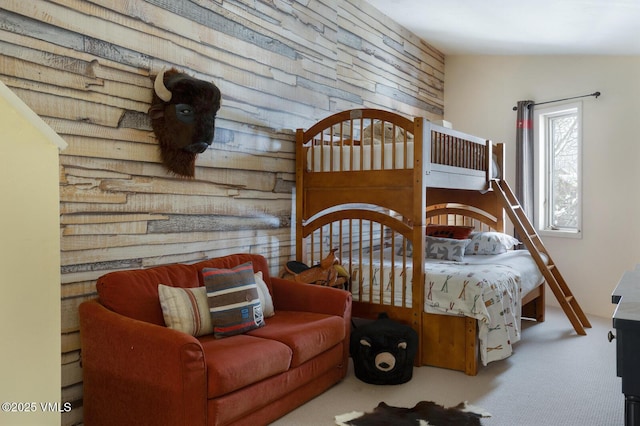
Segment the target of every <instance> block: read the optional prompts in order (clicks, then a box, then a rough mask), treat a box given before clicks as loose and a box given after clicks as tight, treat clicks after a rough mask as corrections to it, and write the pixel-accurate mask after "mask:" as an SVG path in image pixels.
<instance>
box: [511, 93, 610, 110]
mask: <svg viewBox="0 0 640 426" xmlns="http://www.w3.org/2000/svg"><path fill="white" fill-rule="evenodd" d="M588 96H595V97H596V99H598V96H600V92H593V93H590V94H588V95H581V96H574V97H572V98H564V99H556V100H555V101H547V102H540V103H537V104H529V105H527V108H531V105H533V106H536V105H544V104H550V103H552V102H561V101H568V100H569V99H578V98H586V97H588ZM513 110H514V111H517V110H518V107H517V106H514V107H513Z"/></svg>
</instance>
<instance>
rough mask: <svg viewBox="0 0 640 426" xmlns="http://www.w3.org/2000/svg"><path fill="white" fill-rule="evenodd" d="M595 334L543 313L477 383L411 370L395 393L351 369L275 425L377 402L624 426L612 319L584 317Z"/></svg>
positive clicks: (315, 424)
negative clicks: (468, 407)
mask: <svg viewBox="0 0 640 426" xmlns="http://www.w3.org/2000/svg"><path fill="white" fill-rule="evenodd" d="M589 321H590V322H591V324H592V326H593V328H591V329H587V336H578V335H576V333H575V332H574V331H573V328H572V327H571V323H569V320H568V319H567V318H566V317H565V316H564V313H563V312H562V310H561V309H560V308H555V307H548V308H547V319H546V321H545V322H544V323H540V324H535V323H531V322H528V321H523V333H522V336H523V338H522V340H521V341H520V342H518V343H516V344H515V345H514V354H513V355H512V356H511V357H509V358H507V359H505V360H502V361H497V362H494V363H491V364H489V365H488V366H486V367H481V369H480V372H479V373H478V375H477V376H474V377H472V376H466V375H465V374H464V373H461V372H457V371H452V370H446V369H441V368H434V367H418V368H414V371H413V378H412V379H411V381H409V382H407V383H404V384H401V385H395V386H377V385H370V384H367V383H364V382H362V381H360V380H358V379H357V378H356V377H355V375H354V373H353V366H352V365H350V369H349V373H348V374H347V377H346V378H345V380H343V381H342V382H340V383H339V384H337V385H336V386H334V387H332V388H331V389H329V390H328V391H327V392H325V393H324V394H322V395H320V396H318V397H317V398H315V399H313V400H311V401H309V402H308V403H306V404H305V405H303V406H301V407H299V408H298V409H296V410H295V411H292V412H291V413H289V414H287V415H286V416H285V417H282V418H281V419H279V420H277V421H276V422H274V423H273V425H275V426H302V425H311V426H331V425H334V424H335V423H334V416H336V415H338V414H343V413H347V412H350V411H365V412H366V411H371V410H373V408H374V407H375V406H377V405H378V403H379V402H381V401H384V402H386V403H387V404H389V405H394V406H399V407H412V406H414V405H415V404H416V403H417V402H419V401H433V402H436V403H437V404H440V405H444V406H446V407H448V406H453V405H457V404H458V403H459V402H461V401H469V403H471V404H473V405H476V406H479V407H482V408H484V409H485V410H486V411H488V412H489V413H491V414H492V417H490V418H486V419H483V420H482V424H483V425H485V426H529V425H531V426H615V425H619V426H622V425H623V424H624V395H623V394H622V392H621V383H620V378H618V377H617V376H616V353H615V352H616V351H615V349H616V348H615V341H614V343H609V342H608V340H607V333H608V332H609V330H612V326H611V318H598V317H592V316H590V317H589Z"/></svg>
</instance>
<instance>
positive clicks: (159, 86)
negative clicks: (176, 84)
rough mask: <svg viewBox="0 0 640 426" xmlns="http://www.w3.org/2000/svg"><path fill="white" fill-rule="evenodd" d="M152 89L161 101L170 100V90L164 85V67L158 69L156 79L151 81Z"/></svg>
mask: <svg viewBox="0 0 640 426" xmlns="http://www.w3.org/2000/svg"><path fill="white" fill-rule="evenodd" d="M153 89H154V90H155V92H156V95H158V97H159V98H160V99H162V100H163V101H165V102H169V101H170V100H171V95H172V94H171V91H170V90H169V89H167V86H165V85H164V68H163V69H162V71H160V74H158V75H157V76H156V81H154V83H153Z"/></svg>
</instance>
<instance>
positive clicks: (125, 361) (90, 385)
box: [79, 300, 207, 426]
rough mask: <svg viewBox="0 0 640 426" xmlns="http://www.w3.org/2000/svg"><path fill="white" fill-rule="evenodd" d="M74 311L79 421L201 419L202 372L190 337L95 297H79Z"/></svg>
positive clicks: (157, 422)
mask: <svg viewBox="0 0 640 426" xmlns="http://www.w3.org/2000/svg"><path fill="white" fill-rule="evenodd" d="M79 315H80V340H81V348H82V352H81V357H82V370H83V387H84V391H83V394H84V397H83V398H84V402H83V405H84V408H83V411H84V420H85V424H91V425H103V424H104V425H114V424H154V425H185V426H186V425H205V424H206V419H207V383H206V380H207V372H206V364H205V358H204V353H203V350H202V346H201V344H200V342H199V341H198V340H197V339H196V338H194V337H192V336H190V335H187V334H185V333H180V332H178V331H175V330H172V329H169V328H166V327H162V326H158V325H154V324H150V323H147V322H144V321H138V320H134V319H132V318H128V317H126V316H123V315H120V314H117V313H115V312H113V311H111V310H109V309H107V308H105V307H104V306H103V305H101V304H100V303H99V302H98V301H96V300H91V301H88V302H84V303H82V304H81V305H80V308H79Z"/></svg>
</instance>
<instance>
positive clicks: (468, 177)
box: [296, 109, 499, 219]
mask: <svg viewBox="0 0 640 426" xmlns="http://www.w3.org/2000/svg"><path fill="white" fill-rule="evenodd" d="M493 156H494V155H493V144H492V143H491V141H489V140H485V139H482V138H479V137H476V136H473V135H468V134H465V133H462V132H458V131H456V130H452V129H448V128H445V127H442V126H439V125H436V124H435V123H431V122H429V121H428V120H426V119H424V118H415V119H414V120H413V121H411V120H408V119H406V118H404V117H402V116H399V115H397V114H395V113H392V112H389V111H383V110H378V109H355V110H347V111H342V112H340V113H337V114H334V115H331V116H329V117H327V118H325V119H323V120H321V121H319V122H318V123H316V124H315V125H313V126H312V127H310V128H309V129H308V130H306V131H305V130H304V129H298V130H297V133H296V185H297V187H298V188H304V191H305V197H304V200H305V204H304V205H303V206H302V208H303V216H304V219H307V218H309V217H311V216H313V215H314V214H316V213H318V212H320V211H322V210H324V209H327V208H331V207H334V206H336V205H339V204H341V203H342V202H343V201H345V200H346V199H348V200H349V202H360V203H368V202H370V200H371V199H377V200H380V199H381V197H379V196H378V195H379V193H380V192H383V193H387V194H389V197H387V198H386V199H387V200H389V202H390V203H391V204H392V205H385V206H382V207H388V208H392V209H393V210H395V211H398V212H399V213H401V214H403V216H406V217H410V216H411V211H412V210H413V205H412V204H413V203H412V200H411V194H412V193H415V192H414V191H415V187H414V185H416V184H420V185H423V186H425V187H437V188H450V189H467V190H488V189H489V188H490V183H489V182H490V179H491V178H494V177H495V170H494V165H493ZM498 164H499V163H498ZM415 169H417V170H419V171H421V173H422V175H421V176H420V178H419V179H418V181H421V182H417V181H416V179H415ZM374 170H375V173H368V172H370V171H374ZM357 185H362V186H363V187H366V188H367V191H361V193H360V194H361V199H358V200H354V193H353V188H354V186H357ZM343 191H344V192H345V193H346V194H348V195H341V193H342V192H343ZM382 199H385V198H384V197H382ZM399 204H400V205H399Z"/></svg>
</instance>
